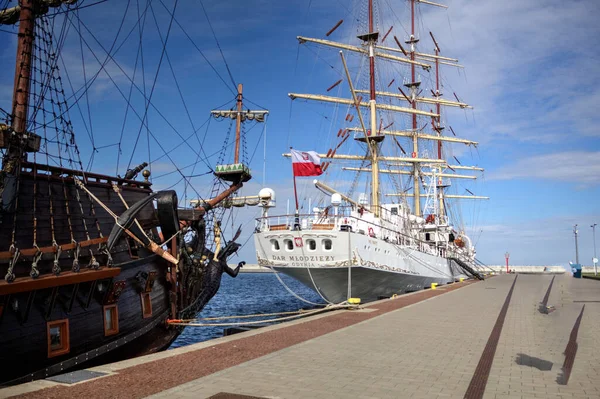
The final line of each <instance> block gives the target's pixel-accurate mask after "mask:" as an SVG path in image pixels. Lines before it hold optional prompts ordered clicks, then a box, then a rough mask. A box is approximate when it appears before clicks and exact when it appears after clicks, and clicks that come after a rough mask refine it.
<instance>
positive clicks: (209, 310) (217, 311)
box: [169, 273, 324, 349]
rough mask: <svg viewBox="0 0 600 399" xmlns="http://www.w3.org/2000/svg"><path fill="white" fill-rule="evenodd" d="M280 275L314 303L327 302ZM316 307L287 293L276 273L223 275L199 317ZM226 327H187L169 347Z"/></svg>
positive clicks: (212, 334) (213, 334) (204, 337)
mask: <svg viewBox="0 0 600 399" xmlns="http://www.w3.org/2000/svg"><path fill="white" fill-rule="evenodd" d="M280 277H281V280H282V281H283V282H284V283H285V285H287V287H288V288H289V289H290V290H292V291H293V292H294V293H296V294H297V295H298V296H300V297H301V298H304V299H306V300H308V301H310V302H313V303H324V301H323V300H322V299H321V298H320V297H319V295H318V294H316V293H315V292H314V291H312V290H310V289H309V288H307V287H306V286H304V285H302V284H300V283H299V282H297V281H296V280H294V279H292V278H290V277H287V276H285V275H282V274H280ZM314 308H317V306H315V305H311V304H309V303H306V302H303V301H302V300H300V299H298V298H296V297H295V296H293V295H292V294H291V293H290V292H288V291H287V290H286V288H285V287H284V286H283V285H282V284H281V283H280V282H279V280H278V279H277V276H276V275H275V274H274V273H240V274H238V276H237V277H236V278H231V277H229V276H228V275H226V274H223V277H222V280H221V288H220V289H219V292H218V293H217V294H216V295H215V296H214V298H212V300H211V301H210V302H209V303H208V304H207V305H206V307H205V308H204V310H203V311H202V312H200V313H199V314H198V315H197V317H198V318H207V317H222V316H234V315H235V316H240V315H249V314H258V313H275V312H289V311H295V310H299V309H314ZM250 320H257V319H250ZM237 321H240V320H236V319H232V320H219V321H207V322H206V323H227V322H237ZM244 321H248V319H245V320H244ZM225 328H226V327H186V328H185V329H184V330H183V332H182V333H181V335H180V336H179V337H178V338H177V339H176V340H175V342H173V344H172V345H171V347H170V348H169V349H173V348H178V347H180V346H184V345H190V344H195V343H198V342H203V341H207V340H210V339H214V338H219V337H222V336H223V330H224V329H225Z"/></svg>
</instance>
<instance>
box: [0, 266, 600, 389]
mask: <svg viewBox="0 0 600 399" xmlns="http://www.w3.org/2000/svg"><path fill="white" fill-rule="evenodd" d="M440 288H441V289H440ZM440 288H438V289H437V290H426V291H421V292H418V293H413V294H409V295H403V296H401V297H398V298H395V299H390V300H384V301H378V302H376V303H373V304H370V305H369V306H366V307H365V308H364V309H362V310H359V311H336V312H332V313H328V314H323V315H319V316H315V317H311V318H310V319H307V320H300V321H296V322H292V323H286V324H283V325H278V326H273V327H268V328H263V329H260V330H255V331H250V332H246V333H241V334H236V335H234V336H230V337H224V338H220V339H217V340H212V341H209V342H204V343H200V344H196V345H191V346H189V347H185V348H179V349H176V350H172V351H167V352H162V353H159V354H155V355H151V356H146V357H143V358H137V359H132V360H129V361H126V362H120V363H115V364H111V365H105V366H101V367H96V368H93V369H91V370H93V371H96V372H101V373H106V375H104V376H101V377H99V378H95V379H92V380H88V381H84V382H81V383H77V384H73V385H67V384H58V383H55V382H50V381H47V380H45V381H38V382H34V383H30V384H24V385H21V386H17V387H12V388H8V389H5V390H0V397H9V396H11V395H12V396H14V395H16V397H30V398H75V397H77V398H82V397H85V398H86V399H88V398H89V399H91V398H96V397H98V398H144V397H150V398H169V399H178V398H210V397H214V398H239V399H241V398H244V397H245V398H250V397H258V398H481V397H483V398H600V377H599V376H600V346H598V338H597V336H598V334H600V282H598V281H595V280H588V279H574V278H572V277H571V276H570V275H568V274H567V275H556V276H551V275H524V274H523V275H519V274H516V275H515V274H509V275H501V276H495V277H493V278H490V279H487V280H486V281H483V282H477V283H476V282H466V283H456V284H452V285H449V286H444V287H440ZM541 303H544V305H543V306H542V305H541Z"/></svg>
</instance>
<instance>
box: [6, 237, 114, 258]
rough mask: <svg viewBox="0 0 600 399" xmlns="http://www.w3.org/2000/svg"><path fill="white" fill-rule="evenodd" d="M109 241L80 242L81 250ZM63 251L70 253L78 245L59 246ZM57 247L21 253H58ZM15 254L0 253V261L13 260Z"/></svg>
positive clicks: (31, 249)
mask: <svg viewBox="0 0 600 399" xmlns="http://www.w3.org/2000/svg"><path fill="white" fill-rule="evenodd" d="M107 241H108V237H98V238H92V239H91V240H86V241H81V242H79V247H80V248H85V247H89V246H92V245H98V244H103V243H105V242H107ZM59 247H60V249H61V251H69V250H72V249H75V248H76V247H77V243H74V242H70V243H68V244H63V245H59ZM56 250H57V248H56V247H42V248H27V249H23V250H21V251H20V253H21V255H22V256H33V255H35V254H37V253H38V251H39V252H41V253H43V254H50V253H56ZM12 258H13V253H12V252H11V251H4V252H0V260H5V259H12Z"/></svg>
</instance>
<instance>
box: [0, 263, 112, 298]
mask: <svg viewBox="0 0 600 399" xmlns="http://www.w3.org/2000/svg"><path fill="white" fill-rule="evenodd" d="M120 273H121V268H120V267H104V268H100V269H98V270H90V269H85V270H82V271H80V272H79V273H75V272H72V271H67V272H63V273H61V274H60V275H59V276H55V275H53V274H43V275H41V276H39V277H38V278H36V279H32V278H31V277H17V278H16V279H15V281H13V282H12V283H7V282H6V281H4V280H2V281H0V295H9V294H16V293H19V292H28V291H36V290H42V289H45V288H54V287H60V286H63V285H71V284H78V283H84V282H88V281H95V280H100V279H105V278H112V277H115V276H118V275H119V274H120Z"/></svg>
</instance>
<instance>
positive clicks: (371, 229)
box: [369, 227, 375, 237]
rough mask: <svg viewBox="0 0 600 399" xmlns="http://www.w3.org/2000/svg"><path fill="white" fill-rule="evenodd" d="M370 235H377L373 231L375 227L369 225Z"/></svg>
mask: <svg viewBox="0 0 600 399" xmlns="http://www.w3.org/2000/svg"><path fill="white" fill-rule="evenodd" d="M369 235H370V236H371V237H375V232H374V231H373V228H372V227H369Z"/></svg>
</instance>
